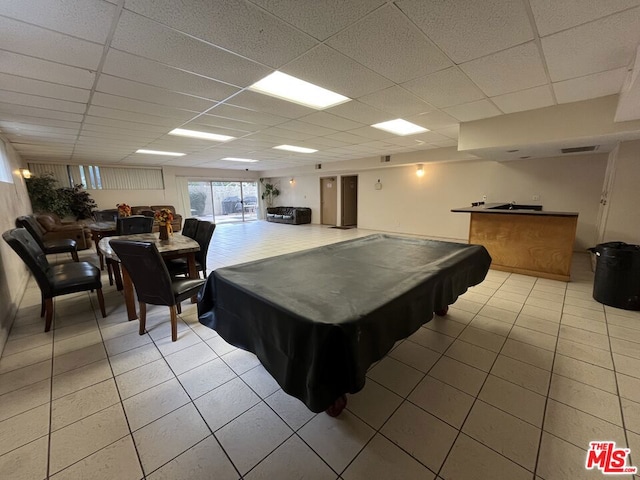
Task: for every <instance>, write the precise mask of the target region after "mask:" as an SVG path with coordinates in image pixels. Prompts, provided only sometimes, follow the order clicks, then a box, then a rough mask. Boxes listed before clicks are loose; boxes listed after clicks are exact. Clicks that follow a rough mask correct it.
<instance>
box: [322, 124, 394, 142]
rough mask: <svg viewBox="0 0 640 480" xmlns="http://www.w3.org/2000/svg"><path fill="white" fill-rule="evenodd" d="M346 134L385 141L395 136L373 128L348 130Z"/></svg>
mask: <svg viewBox="0 0 640 480" xmlns="http://www.w3.org/2000/svg"><path fill="white" fill-rule="evenodd" d="M346 133H351V134H353V135H358V136H360V137H365V138H369V139H372V140H385V139H388V138H393V137H396V136H397V135H395V134H393V133H391V132H385V131H384V130H380V129H379V128H373V127H369V126H367V127H360V128H355V129H353V130H349V131H348V132H346ZM332 138H338V137H336V136H333V137H332Z"/></svg>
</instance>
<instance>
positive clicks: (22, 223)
mask: <svg viewBox="0 0 640 480" xmlns="http://www.w3.org/2000/svg"><path fill="white" fill-rule="evenodd" d="M16 227H17V228H26V229H27V231H28V232H29V233H30V234H31V236H32V237H33V239H34V240H35V241H36V242H37V243H38V245H39V246H40V248H41V249H42V251H43V252H44V253H45V255H52V254H56V253H70V254H71V258H73V261H74V262H78V261H79V259H78V243H77V242H76V241H75V240H73V239H71V238H59V239H56V240H45V239H44V237H43V235H42V233H43V232H42V227H41V226H40V224H39V223H38V221H37V220H36V219H35V217H34V216H33V215H23V216H21V217H18V218H16Z"/></svg>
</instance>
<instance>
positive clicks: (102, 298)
mask: <svg viewBox="0 0 640 480" xmlns="http://www.w3.org/2000/svg"><path fill="white" fill-rule="evenodd" d="M96 294H97V295H98V305H100V313H102V318H105V317H106V316H107V311H106V310H105V309H104V296H103V295H102V289H101V288H98V289H97V290H96Z"/></svg>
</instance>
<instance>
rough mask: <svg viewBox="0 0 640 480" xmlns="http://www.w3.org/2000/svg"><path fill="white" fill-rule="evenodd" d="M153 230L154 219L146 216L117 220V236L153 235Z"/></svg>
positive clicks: (119, 218) (133, 216)
mask: <svg viewBox="0 0 640 480" xmlns="http://www.w3.org/2000/svg"><path fill="white" fill-rule="evenodd" d="M152 230H153V217H145V216H144V215H131V216H130V217H118V219H117V220H116V235H133V234H136V233H151V231H152Z"/></svg>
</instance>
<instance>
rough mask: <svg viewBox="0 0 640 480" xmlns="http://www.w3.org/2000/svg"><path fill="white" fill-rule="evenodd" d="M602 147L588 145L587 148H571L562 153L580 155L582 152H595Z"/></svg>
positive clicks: (564, 149)
mask: <svg viewBox="0 0 640 480" xmlns="http://www.w3.org/2000/svg"><path fill="white" fill-rule="evenodd" d="M599 146H600V145H588V146H586V147H570V148H563V149H561V150H560V151H561V152H562V153H580V152H595V151H596V150H597V149H598V147H599Z"/></svg>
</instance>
